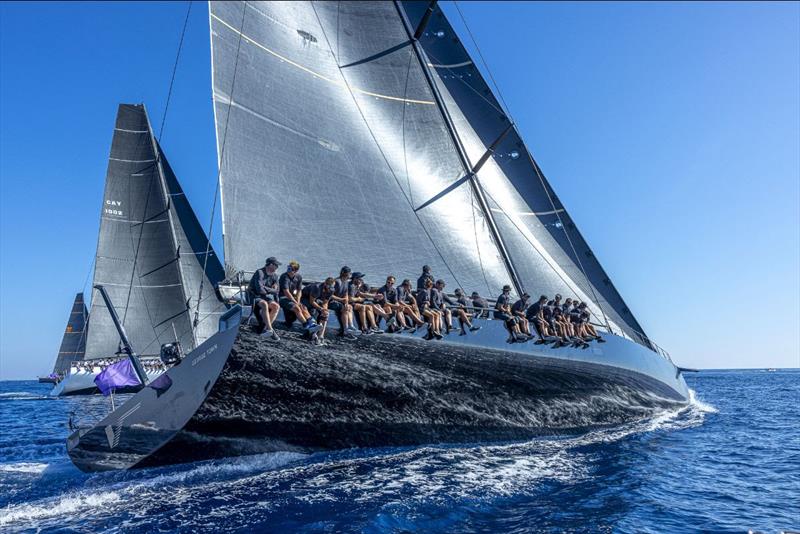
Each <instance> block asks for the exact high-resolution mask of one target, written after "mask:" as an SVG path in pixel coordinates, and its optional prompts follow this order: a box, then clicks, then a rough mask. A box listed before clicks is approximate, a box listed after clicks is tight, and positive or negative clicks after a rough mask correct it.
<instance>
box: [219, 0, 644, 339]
mask: <svg viewBox="0 0 800 534" xmlns="http://www.w3.org/2000/svg"><path fill="white" fill-rule="evenodd" d="M429 4H430V3H429V2H403V3H398V2H345V1H343V2H212V3H211V4H210V9H209V12H210V25H211V46H212V72H213V76H212V78H213V94H214V109H215V119H216V128H217V149H218V156H219V165H220V180H221V192H222V208H223V211H222V214H223V234H224V238H225V258H226V262H228V263H229V264H231V266H232V267H234V268H235V269H242V270H253V269H255V268H256V267H258V266H259V265H261V263H262V262H263V257H265V256H268V255H274V256H279V257H282V258H286V259H289V258H295V259H298V260H300V262H301V264H302V265H303V267H302V270H303V272H305V273H306V275H307V276H308V277H311V278H316V279H321V278H324V277H325V276H328V275H330V274H332V273H333V272H334V271H335V270H336V268H337V267H338V265H339V264H343V263H347V264H349V265H350V266H351V267H353V268H355V269H358V270H361V271H363V272H366V273H367V275H368V279H371V281H374V282H379V281H380V279H381V277H382V275H385V274H387V273H389V272H392V273H394V274H396V275H397V276H399V277H407V276H411V275H415V274H416V273H418V272H419V267H420V266H421V265H422V264H424V263H428V264H430V265H431V266H433V268H434V272H435V273H436V275H437V276H441V277H442V278H445V279H446V280H448V281H450V282H453V283H454V284H452V283H451V287H452V285H456V286H461V287H463V288H464V289H466V290H468V291H471V290H475V289H477V290H485V291H488V293H489V294H490V295H494V294H497V293H499V290H500V287H501V286H502V285H504V284H506V283H510V282H512V279H513V281H514V282H515V283H516V285H517V287H519V288H524V289H525V290H527V291H528V292H530V293H531V294H534V295H538V294H539V293H544V294H548V295H553V294H554V293H557V292H558V293H562V294H563V295H564V296H565V297H567V296H572V297H578V298H579V299H581V300H584V301H586V302H587V303H589V304H590V307H591V309H592V312H593V313H594V315H595V317H596V319H597V320H598V321H599V322H607V323H610V324H611V326H612V327H613V326H616V327H617V331H619V330H620V329H622V330H624V331H625V332H626V333H628V335H629V336H630V337H633V338H634V339H638V340H640V341H644V340H642V339H641V338H639V337H638V336H636V334H635V333H636V332H638V331H641V327H640V326H639V324H638V322H637V321H636V319H635V318H634V317H633V316H632V314H631V313H630V311H629V310H628V309H627V307H626V306H625V304H624V302H623V301H622V298H621V297H620V296H619V294H618V293H617V291H616V290H615V289H614V287H613V285H612V284H611V282H610V280H609V279H608V277H607V276H606V275H605V272H604V271H603V269H602V267H600V264H599V263H598V262H597V260H596V258H595V257H594V254H593V253H592V252H591V250H590V249H589V247H588V245H587V244H586V242H585V241H584V240H583V238H582V237H581V236H580V234H579V233H578V231H577V228H575V225H574V223H573V222H572V220H571V218H570V217H569V216H568V214H567V213H566V211H565V210H564V207H563V206H562V205H561V203H560V201H559V200H558V198H557V197H556V196H555V194H554V193H553V191H552V189H551V188H550V186H549V184H548V183H547V181H546V179H545V178H544V176H542V175H541V172H540V171H539V169H538V167H536V164H535V162H534V161H533V159H532V158H531V157H529V153H528V151H527V150H526V148H525V146H524V144H523V143H522V140H521V139H520V137H519V134H518V132H517V131H516V130H515V128H514V127H513V125H512V124H511V122H510V119H509V118H508V117H507V116H506V113H505V112H504V111H503V110H502V108H501V106H500V105H499V104H498V103H497V100H496V99H495V98H494V96H493V95H492V92H491V90H490V89H489V87H488V86H487V85H486V83H485V82H484V81H483V78H482V77H481V75H480V73H479V72H478V70H477V69H476V68H475V66H474V65H473V64H472V61H471V59H470V57H469V55H468V54H467V52H466V51H465V50H464V48H463V46H461V44H460V42H459V41H458V38H457V36H456V35H455V33H454V32H453V30H452V28H451V27H450V25H449V24H448V23H447V20H446V19H445V17H444V15H443V14H442V13H441V11H440V10H439V9H438V8H436V10H435V11H434V16H433V17H431V18H430V19H429V20H428V21H427V22H426V23H427V28H426V30H425V31H424V32H423V33H422V34H421V35H420V40H419V43H420V45H422V48H423V49H424V51H422V52H418V51H417V50H415V46H414V43H413V40H412V39H410V31H409V28H417V27H419V26H420V22H421V21H422V19H423V16H424V13H425V10H427V8H428V6H429ZM429 69H430V70H429ZM428 72H433V76H432V80H433V82H432V83H433V85H432V84H431V82H429V81H428V79H426V75H427V73H428ZM440 103H441V104H443V105H438V104H440ZM478 167H480V169H479V170H477V171H476V172H475V174H474V175H471V173H470V171H471V170H474V169H476V168H478ZM478 196H481V197H482V199H483V201H484V203H483V204H482V203H481V202H480V201H479V200H480V199H479V198H477V197H478ZM493 232H494V233H493ZM644 342H645V343H646V341H644Z"/></svg>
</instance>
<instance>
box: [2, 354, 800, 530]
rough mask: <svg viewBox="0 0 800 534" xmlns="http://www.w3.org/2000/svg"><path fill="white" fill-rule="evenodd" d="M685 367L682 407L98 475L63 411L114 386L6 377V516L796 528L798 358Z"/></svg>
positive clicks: (320, 524) (270, 526) (74, 520)
mask: <svg viewBox="0 0 800 534" xmlns="http://www.w3.org/2000/svg"><path fill="white" fill-rule="evenodd" d="M687 382H689V385H690V387H691V388H692V389H693V391H694V392H695V398H694V400H693V402H692V403H691V405H689V406H688V407H686V408H683V409H680V410H674V411H663V412H658V413H656V414H654V415H653V416H651V417H648V418H647V419H643V420H640V421H637V422H634V423H630V424H626V425H622V426H617V427H614V428H607V429H603V430H595V431H589V432H586V433H584V434H580V435H570V436H555V437H550V438H539V439H535V440H531V441H526V442H517V443H503V444H486V443H478V444H473V445H469V446H465V445H458V446H452V445H451V446H448V445H438V446H426V447H414V448H392V449H358V450H346V451H339V452H334V453H317V454H309V455H304V454H298V453H290V452H286V453H271V454H263V455H257V456H249V457H240V458H232V459H226V460H219V461H208V462H199V463H194V464H188V465H181V466H172V467H165V468H157V469H147V470H138V471H131V472H112V473H102V474H93V475H86V474H83V473H81V472H80V471H78V470H77V469H75V468H74V467H73V466H72V464H71V463H70V461H69V458H68V457H67V455H66V451H65V446H64V439H65V437H66V435H67V433H68V430H67V425H66V422H67V419H68V417H69V414H70V412H75V413H77V414H80V415H83V414H86V413H91V412H94V413H98V412H102V411H103V410H106V409H107V407H108V399H105V398H102V397H99V396H95V397H83V398H69V399H51V398H48V397H47V395H46V394H47V391H48V389H49V388H48V386H47V385H46V384H38V383H35V382H0V531H2V532H6V531H8V532H16V531H30V530H37V529H38V530H42V531H51V530H57V531H60V532H98V531H125V532H156V531H159V532H163V531H174V530H185V531H201V530H202V531H205V530H214V531H238V532H253V531H256V532H459V533H461V532H631V533H640V532H658V533H662V532H701V531H704V532H747V531H749V530H753V531H758V532H781V531H800V372H798V371H797V370H792V371H777V372H767V371H707V372H702V373H699V374H695V375H690V376H688V377H687Z"/></svg>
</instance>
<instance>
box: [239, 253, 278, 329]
mask: <svg viewBox="0 0 800 534" xmlns="http://www.w3.org/2000/svg"><path fill="white" fill-rule="evenodd" d="M280 265H281V263H280V262H279V261H278V260H276V259H275V258H274V257H272V256H270V257H269V258H267V260H266V262H265V263H264V267H262V268H261V269H258V270H256V272H254V273H253V276H251V277H250V283H249V285H248V288H247V290H248V292H249V293H250V302H252V303H253V310H255V314H256V319H258V326H259V331H260V334H261V336H262V337H266V338H269V339H272V340H273V341H280V339H281V338H279V337H278V334H276V333H275V330H273V328H272V322H273V321H274V320H275V318H276V317H277V316H278V311H279V310H280V306H278V275H277V274H275V271H276V270H277V269H278V267H280Z"/></svg>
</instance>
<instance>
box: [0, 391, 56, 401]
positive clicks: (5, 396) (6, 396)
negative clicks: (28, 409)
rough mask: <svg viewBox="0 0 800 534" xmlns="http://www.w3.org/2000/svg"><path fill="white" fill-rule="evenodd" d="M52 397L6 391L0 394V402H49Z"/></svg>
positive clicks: (26, 392) (27, 392)
mask: <svg viewBox="0 0 800 534" xmlns="http://www.w3.org/2000/svg"><path fill="white" fill-rule="evenodd" d="M51 398H52V397H48V396H47V395H39V394H37V393H31V392H29V391H7V392H4V393H0V401H3V400H50V399H51Z"/></svg>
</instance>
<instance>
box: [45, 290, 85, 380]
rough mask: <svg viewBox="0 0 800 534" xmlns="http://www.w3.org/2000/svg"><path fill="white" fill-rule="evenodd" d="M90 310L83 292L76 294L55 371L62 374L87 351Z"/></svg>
mask: <svg viewBox="0 0 800 534" xmlns="http://www.w3.org/2000/svg"><path fill="white" fill-rule="evenodd" d="M88 317H89V312H88V311H87V310H86V304H85V303H84V301H83V293H78V294H77V295H75V301H74V302H73V303H72V309H71V310H70V313H69V319H68V320H67V326H66V328H65V329H64V336H63V337H62V338H61V346H60V347H59V348H58V356H57V357H56V363H55V365H53V373H55V374H61V373H66V372H67V371H69V364H70V362H75V361H79V360H82V359H83V357H84V353H85V352H86V332H87V328H86V327H87V325H88V321H87V319H88Z"/></svg>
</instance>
